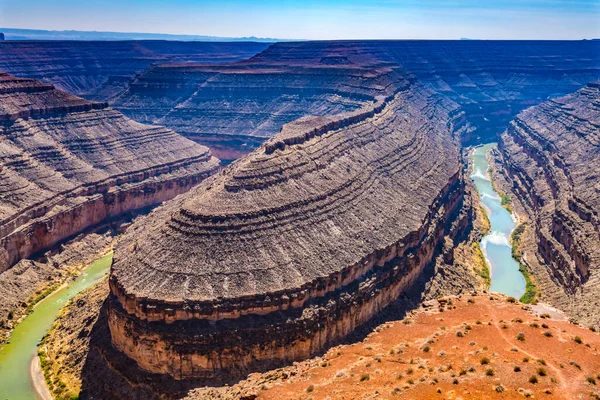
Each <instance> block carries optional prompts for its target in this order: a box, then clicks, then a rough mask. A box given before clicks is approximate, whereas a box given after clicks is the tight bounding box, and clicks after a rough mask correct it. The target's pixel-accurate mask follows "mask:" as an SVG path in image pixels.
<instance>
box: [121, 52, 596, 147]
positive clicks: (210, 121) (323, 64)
mask: <svg viewBox="0 0 600 400" xmlns="http://www.w3.org/2000/svg"><path fill="white" fill-rule="evenodd" d="M597 54H600V47H599V46H598V43H597V42H591V41H590V42H583V41H581V42H565V43H562V42H507V41H504V42H502V41H382V42H377V41H374V42H368V41H357V42H319V43H306V42H295V43H275V44H273V45H272V46H270V47H269V48H268V49H266V50H264V51H263V52H261V53H259V54H257V55H256V56H254V57H252V58H251V59H249V60H247V61H241V62H236V63H234V64H229V65H213V66H201V65H195V66H194V65H189V64H185V65H182V64H180V63H179V64H169V65H156V66H153V67H151V68H149V69H148V70H146V71H145V72H143V73H141V74H139V75H137V76H136V77H135V78H134V79H133V80H131V81H130V82H129V84H128V85H127V87H126V88H125V91H124V92H122V93H120V94H119V95H117V96H115V97H114V100H112V101H111V104H112V105H113V106H114V107H115V108H117V109H119V110H120V111H122V112H123V113H125V114H126V115H128V116H129V117H131V118H133V119H136V120H139V121H143V122H146V123H157V124H162V125H165V126H168V127H170V128H172V129H174V130H176V131H177V132H178V133H180V134H182V135H184V136H186V137H188V138H190V139H192V140H194V141H197V142H198V143H201V144H204V145H207V146H209V147H210V148H211V149H213V151H214V152H215V154H218V155H219V156H220V158H222V159H234V158H237V157H239V156H240V155H241V154H244V153H247V152H249V151H251V150H252V149H254V148H256V147H258V146H259V145H260V144H261V143H262V142H264V141H265V140H266V139H267V138H269V137H272V136H274V135H275V134H277V133H278V132H279V127H280V126H281V125H283V124H285V123H288V122H291V121H294V120H295V119H297V118H301V117H303V116H306V115H330V114H332V113H333V114H335V113H338V112H344V111H351V110H353V109H357V108H358V107H360V106H361V105H362V104H363V102H364V101H365V100H366V101H372V100H373V98H374V96H375V95H378V94H380V93H381V92H383V90H382V89H383V88H385V87H386V86H387V85H389V82H388V81H389V80H390V79H393V76H392V75H393V73H390V72H386V71H390V70H392V71H393V69H394V68H399V67H401V68H403V69H404V70H405V71H410V72H411V73H412V74H413V76H414V77H415V78H416V79H418V80H420V81H421V82H422V83H423V84H424V85H426V86H427V87H429V88H430V89H432V90H434V91H436V92H438V93H442V94H444V95H446V96H448V97H449V98H450V99H452V100H453V101H455V102H456V103H458V104H460V105H461V107H462V108H463V110H464V111H465V112H466V115H467V118H468V120H469V121H470V122H471V124H472V125H473V126H474V127H476V130H474V131H472V132H470V134H469V135H465V136H464V137H463V138H462V141H463V142H464V143H466V144H473V143H479V142H481V141H490V140H497V138H498V136H499V135H500V134H501V133H502V131H503V130H504V129H505V128H506V126H507V125H508V123H509V122H510V120H511V119H512V118H514V117H515V116H516V115H517V114H518V113H519V112H520V111H521V110H523V109H525V108H528V107H530V106H532V105H535V104H538V103H540V102H542V101H543V100H545V99H547V98H548V96H559V95H564V94H566V93H570V92H573V91H575V90H577V89H579V88H581V87H583V86H584V85H585V84H586V83H587V82H589V81H592V80H595V79H597V77H598V76H600V57H598V56H597ZM374 66H375V67H374ZM361 80H363V81H365V82H369V84H368V85H363V84H362V83H361V82H360V81H361Z"/></svg>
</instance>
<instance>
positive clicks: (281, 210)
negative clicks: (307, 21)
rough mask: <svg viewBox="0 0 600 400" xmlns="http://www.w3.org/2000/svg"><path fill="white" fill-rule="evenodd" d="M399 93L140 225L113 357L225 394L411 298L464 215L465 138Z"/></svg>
mask: <svg viewBox="0 0 600 400" xmlns="http://www.w3.org/2000/svg"><path fill="white" fill-rule="evenodd" d="M396 85H397V87H396V88H395V93H392V94H390V95H389V96H388V97H385V98H379V99H378V101H377V102H376V103H375V104H372V105H368V106H365V107H363V108H362V109H360V110H357V111H353V112H346V113H342V114H338V115H335V116H329V117H312V118H305V119H300V120H298V121H296V122H294V123H290V124H287V125H284V126H283V128H282V131H281V133H279V134H278V135H276V136H275V137H273V138H272V139H270V140H269V141H267V142H266V143H265V144H264V145H263V146H261V147H260V148H259V149H257V150H255V151H254V152H253V153H250V154H249V155H248V156H246V157H243V158H241V159H240V160H238V161H236V162H235V163H234V164H233V165H231V166H230V167H228V168H226V169H225V170H223V171H222V172H221V173H219V174H217V175H215V176H214V177H212V178H209V179H207V180H206V181H204V182H203V183H201V184H200V185H199V186H197V187H196V188H194V189H192V190H191V191H190V192H188V193H187V194H186V195H183V196H180V197H178V198H177V199H176V200H175V201H173V202H170V203H168V204H165V205H164V206H162V207H160V208H158V209H156V210H155V211H154V212H153V213H152V215H151V216H149V217H147V218H145V219H144V223H142V224H137V225H134V226H132V227H131V228H130V229H129V230H128V232H127V233H126V234H125V236H124V237H123V239H122V240H120V241H119V243H118V245H117V247H116V248H115V256H114V261H113V267H112V270H111V277H110V288H111V296H110V297H109V304H110V309H109V314H108V322H109V327H110V331H111V337H112V343H113V344H114V346H116V348H118V349H119V350H120V351H122V352H123V353H124V354H125V355H127V356H129V357H130V358H132V359H133V360H135V361H136V362H137V364H138V366H139V367H140V368H141V369H143V370H145V371H148V372H151V373H158V374H166V375H169V376H171V377H172V378H174V379H178V380H183V379H192V378H193V379H202V378H203V379H210V380H211V381H212V382H217V381H223V382H226V381H227V380H228V379H231V378H235V377H242V376H244V375H245V374H247V373H248V372H250V371H253V370H257V369H258V370H260V369H266V368H272V367H276V366H278V365H283V364H285V363H289V362H291V361H295V360H299V359H303V358H307V357H310V356H312V355H313V354H315V353H317V352H319V351H321V350H322V349H324V348H325V347H327V346H330V345H332V344H333V343H336V342H337V341H339V340H341V339H343V338H344V337H345V336H347V335H348V334H350V333H351V332H352V331H353V330H354V329H356V328H357V327H358V326H360V325H362V324H364V323H365V322H366V321H368V320H369V319H370V318H371V317H373V316H374V315H376V314H377V313H378V312H379V311H381V310H382V309H383V308H384V307H385V306H387V305H388V304H389V303H391V302H392V301H393V300H394V299H395V298H396V297H397V296H398V295H399V294H400V293H402V292H403V291H404V290H406V289H407V288H408V287H409V286H410V284H411V283H412V282H414V281H415V280H416V278H417V277H418V276H419V275H420V273H421V272H422V270H423V268H424V267H425V265H427V264H428V263H430V262H431V261H432V260H433V258H434V255H435V253H436V249H437V248H438V247H439V246H440V244H441V242H442V240H443V237H444V236H445V234H446V233H447V227H449V226H451V221H452V220H453V219H454V218H455V217H456V215H457V214H458V212H459V210H460V209H461V207H462V200H463V196H462V193H463V186H464V176H463V170H462V164H461V160H460V151H459V146H458V144H457V141H456V139H455V138H456V137H459V136H460V135H461V133H462V132H463V131H465V130H468V129H470V127H469V126H468V125H465V124H464V120H463V119H461V118H453V117H456V115H457V114H456V111H457V109H458V106H457V105H456V104H454V103H452V102H451V101H448V100H447V99H445V98H444V97H441V96H438V95H436V94H435V93H432V92H430V91H428V90H426V89H424V88H422V87H421V86H420V85H419V84H418V83H415V82H412V81H411V80H401V81H398V82H397V83H396ZM431 115H435V116H437V118H430V116H431ZM459 115H460V114H459ZM409 199H413V201H410V200H409ZM415 199H419V200H418V201H414V200H415ZM459 232H460V230H459ZM225 242H227V245H224V243H225ZM140 277H143V278H141V279H140ZM275 333H276V334H275Z"/></svg>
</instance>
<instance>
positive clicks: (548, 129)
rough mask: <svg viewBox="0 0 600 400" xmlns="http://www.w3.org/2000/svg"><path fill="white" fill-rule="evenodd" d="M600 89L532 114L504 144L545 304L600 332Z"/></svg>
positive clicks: (514, 125) (504, 162) (504, 161)
mask: <svg viewBox="0 0 600 400" xmlns="http://www.w3.org/2000/svg"><path fill="white" fill-rule="evenodd" d="M599 133H600V84H599V83H590V84H588V86H587V87H585V88H584V89H581V90H579V91H578V92H575V93H574V94H571V95H568V96H565V97H561V98H558V99H554V100H550V101H547V102H545V103H543V104H541V105H539V106H537V107H533V108H530V109H528V110H526V111H524V112H522V113H521V114H519V116H518V117H517V118H516V119H515V120H514V121H513V122H511V124H510V126H509V128H508V129H507V131H506V132H505V133H504V134H503V135H502V137H501V141H500V143H499V146H498V148H499V152H500V154H499V156H500V164H501V168H502V169H503V173H504V176H505V178H506V180H507V181H508V182H510V187H509V189H510V190H511V192H512V193H513V194H514V195H515V197H516V200H517V201H518V203H519V206H520V209H521V210H522V212H523V213H524V217H525V218H526V219H527V222H528V225H529V227H530V228H532V229H533V231H534V233H535V239H534V240H535V243H536V246H535V247H534V248H533V250H534V251H527V252H525V257H524V258H525V262H527V263H528V264H529V265H531V266H533V269H534V271H533V272H534V274H535V276H536V278H537V279H538V281H539V286H540V287H541V291H542V295H543V296H544V299H545V301H547V302H550V303H552V304H554V305H555V306H557V307H559V308H560V309H562V310H564V311H566V312H568V313H569V314H570V315H572V316H573V317H575V318H577V319H578V320H580V321H582V322H584V323H586V324H590V325H592V324H593V325H596V326H597V325H600V313H599V310H600V300H599V299H598V290H599V288H600V279H599V278H600V275H599V272H600V219H599V217H598V213H599V212H600V183H599V182H600V175H599V173H600V172H599V170H598V168H597V166H598V165H600V135H599Z"/></svg>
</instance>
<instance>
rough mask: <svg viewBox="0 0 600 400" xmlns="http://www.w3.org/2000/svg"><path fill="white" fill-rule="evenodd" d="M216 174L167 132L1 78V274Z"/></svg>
mask: <svg viewBox="0 0 600 400" xmlns="http://www.w3.org/2000/svg"><path fill="white" fill-rule="evenodd" d="M217 168H218V160H216V159H215V158H214V157H212V155H211V153H210V151H209V150H208V149H207V148H205V147H202V146H200V145H197V144H195V143H194V142H191V141H189V140H187V139H184V138H183V137H181V136H179V135H177V134H176V133H175V132H173V131H171V130H168V129H165V128H163V127H159V126H148V125H142V124H139V123H136V122H134V121H132V120H130V119H128V118H126V117H125V116H123V115H122V114H121V113H119V112H117V111H114V110H112V109H110V108H107V105H106V104H105V103H94V102H90V101H87V100H84V99H81V98H79V97H75V96H72V95H69V94H67V93H64V92H61V91H59V90H56V89H55V88H54V87H53V86H51V85H46V84H43V83H41V82H39V81H36V80H33V79H21V78H15V77H13V76H11V75H8V74H4V73H2V74H0V272H1V271H4V270H6V269H7V268H9V267H10V266H12V265H13V264H14V263H15V262H17V261H18V260H19V259H22V258H26V257H29V256H30V255H32V254H34V253H36V252H38V251H40V250H43V249H46V248H49V247H51V246H53V245H55V244H56V243H58V242H60V241H62V240H64V239H66V238H68V237H70V236H72V235H74V234H76V233H78V232H81V231H82V230H84V229H86V228H87V227H90V226H92V225H95V224H97V223H99V222H101V221H102V220H104V219H105V218H108V217H112V216H116V215H119V214H121V213H123V212H126V211H129V210H133V209H138V208H142V207H146V206H149V205H152V204H157V203H160V202H162V201H164V200H167V199H170V198H172V197H174V196H176V195H177V194H180V193H182V192H184V191H186V190H187V189H189V188H190V187H191V186H193V185H194V184H196V183H198V182H199V181H201V180H202V179H204V178H205V177H207V176H208V175H209V174H211V173H212V172H214V171H215V170H216V169H217Z"/></svg>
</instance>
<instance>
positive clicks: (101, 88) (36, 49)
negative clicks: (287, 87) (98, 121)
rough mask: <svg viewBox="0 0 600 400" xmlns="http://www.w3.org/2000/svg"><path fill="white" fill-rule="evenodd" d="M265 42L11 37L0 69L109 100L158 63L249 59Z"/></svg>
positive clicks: (1, 55) (0, 51)
mask: <svg viewBox="0 0 600 400" xmlns="http://www.w3.org/2000/svg"><path fill="white" fill-rule="evenodd" d="M268 45H269V44H266V43H252V42H239V43H225V42H176V41H170V42H168V41H162V40H156V41H153V40H144V41H8V42H4V43H2V44H1V45H0V71H5V72H8V73H10V74H13V75H16V76H21V77H26V78H35V79H40V80H42V81H44V82H46V83H51V84H54V85H55V86H56V87H57V88H59V89H61V90H65V91H67V92H69V93H74V94H76V95H78V96H83V97H85V98H87V99H90V100H98V101H111V100H112V99H113V98H114V97H115V96H117V95H118V94H120V93H121V92H122V91H123V90H125V89H126V88H127V86H128V84H129V81H130V80H131V79H133V78H134V77H135V75H136V74H139V73H142V72H143V71H144V70H146V69H147V68H148V67H150V66H151V65H153V64H157V63H170V62H186V63H187V62H193V63H203V64H213V63H229V62H234V61H238V60H245V59H247V58H249V57H252V56H253V55H255V54H256V53H259V52H261V51H262V50H264V49H265V48H267V47H268Z"/></svg>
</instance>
